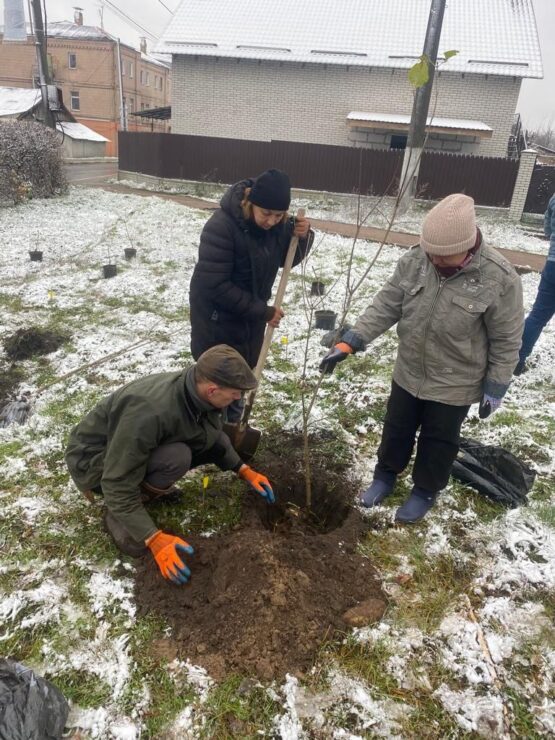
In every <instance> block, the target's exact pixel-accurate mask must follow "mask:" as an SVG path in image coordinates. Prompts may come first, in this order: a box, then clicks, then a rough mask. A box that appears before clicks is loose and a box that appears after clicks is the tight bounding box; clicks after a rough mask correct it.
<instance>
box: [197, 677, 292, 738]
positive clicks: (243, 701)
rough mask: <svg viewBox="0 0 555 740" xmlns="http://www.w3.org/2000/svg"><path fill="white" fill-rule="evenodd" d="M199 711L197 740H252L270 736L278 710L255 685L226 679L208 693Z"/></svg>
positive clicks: (275, 703) (235, 678) (250, 681)
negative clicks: (239, 739)
mask: <svg viewBox="0 0 555 740" xmlns="http://www.w3.org/2000/svg"><path fill="white" fill-rule="evenodd" d="M202 709H203V711H202V714H203V718H204V721H205V724H204V726H203V728H202V730H200V732H199V735H198V737H199V740H201V739H202V740H235V739H236V738H239V737H240V738H244V739H245V740H247V738H248V739H252V740H254V739H255V738H257V737H260V734H261V732H265V733H269V731H270V729H271V725H272V719H273V717H274V716H275V715H276V714H278V713H279V712H280V710H281V707H280V705H279V704H278V703H277V702H276V701H274V700H273V699H271V698H270V696H269V695H268V693H267V692H266V690H265V688H264V687H263V686H261V685H259V684H257V682H255V681H252V680H250V679H244V678H242V677H241V676H229V677H228V678H227V679H225V680H224V681H222V682H221V683H220V684H219V685H218V686H217V687H216V688H215V689H213V690H212V691H211V692H210V695H209V696H208V699H207V700H206V703H205V704H204V705H203V708H202Z"/></svg>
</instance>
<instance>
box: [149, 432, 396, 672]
mask: <svg viewBox="0 0 555 740" xmlns="http://www.w3.org/2000/svg"><path fill="white" fill-rule="evenodd" d="M297 449H298V447H297ZM283 460H284V462H282V461H281V460H279V459H278V456H277V455H275V454H267V453H266V452H262V453H261V456H260V458H259V459H257V460H256V462H255V467H256V468H257V469H258V470H260V471H263V472H264V473H265V474H266V475H267V476H268V477H269V478H270V480H271V482H272V484H273V485H274V487H275V491H276V493H277V497H278V502H277V504H276V505H273V506H272V505H268V504H266V503H265V502H264V501H262V499H260V498H259V497H257V496H256V494H254V495H248V496H247V497H246V499H245V506H244V510H243V515H242V520H241V522H240V524H239V525H238V526H237V527H236V528H235V529H233V531H230V532H224V533H220V534H217V535H214V536H212V537H209V538H202V537H198V536H194V534H193V535H191V533H189V532H186V533H185V532H184V533H183V535H184V536H185V538H186V539H187V541H188V542H190V543H191V544H192V545H193V547H194V548H195V555H194V557H192V558H191V559H190V563H189V564H190V567H191V570H192V574H193V575H192V579H191V581H190V583H189V584H187V585H186V586H181V587H179V586H173V585H171V584H169V583H167V582H166V581H164V580H163V579H162V578H161V577H160V575H159V573H158V569H157V567H156V565H155V564H154V562H153V560H152V558H151V557H150V556H148V557H145V558H143V559H142V560H141V561H140V562H139V564H138V567H137V575H136V599H137V606H138V613H139V614H140V615H146V614H152V613H154V614H157V615H160V616H161V617H163V618H164V619H165V620H166V621H167V622H168V623H169V624H170V625H171V627H172V637H171V638H170V642H171V643H172V644H171V649H172V651H173V650H174V649H175V652H176V654H177V655H179V657H181V658H182V659H186V658H188V659H189V660H191V661H192V662H193V663H196V664H198V665H202V666H204V667H205V668H206V669H207V670H208V672H209V674H210V675H211V676H212V677H213V678H215V679H221V678H224V677H225V676H226V675H229V674H230V673H239V674H247V675H250V674H254V675H257V676H258V677H259V678H261V679H266V680H270V679H273V678H282V677H283V676H284V675H285V674H286V673H302V672H304V671H306V670H307V669H309V668H310V667H311V666H312V664H313V662H314V660H315V658H316V655H317V652H318V650H319V648H320V647H321V645H322V643H323V642H324V641H325V640H329V639H332V638H333V637H334V636H335V635H337V634H338V633H341V632H345V631H346V630H347V629H348V625H347V623H346V622H345V620H344V618H343V617H344V614H345V612H346V611H347V610H349V609H351V608H353V607H356V606H357V605H358V604H360V603H361V602H367V601H368V600H372V603H373V606H374V607H376V605H377V606H378V607H379V608H378V609H377V613H376V617H374V618H373V619H374V621H375V619H376V618H379V617H380V616H381V614H382V613H383V611H384V610H385V606H386V604H385V600H384V596H383V593H382V591H381V588H380V584H379V582H378V579H377V577H376V574H375V572H374V570H373V568H372V566H371V563H370V561H369V560H368V559H367V558H364V557H362V556H361V555H359V554H358V552H357V543H358V541H359V539H360V536H361V534H362V532H363V531H364V530H365V526H364V524H363V522H362V519H361V517H360V515H359V514H358V512H357V511H356V510H355V509H354V508H352V506H351V498H352V496H351V492H352V490H353V482H352V481H351V480H349V479H347V477H346V476H345V472H344V471H343V472H341V471H338V470H332V471H328V470H324V469H322V468H321V467H320V464H321V460H318V462H317V464H314V470H313V488H314V490H313V501H314V505H313V507H312V511H311V512H310V513H309V514H307V512H306V510H305V509H304V507H303V504H304V496H305V491H304V480H303V477H302V472H301V468H300V464H297V463H299V461H298V460H297V461H294V460H291V459H290V458H289V457H288V456H284V458H283Z"/></svg>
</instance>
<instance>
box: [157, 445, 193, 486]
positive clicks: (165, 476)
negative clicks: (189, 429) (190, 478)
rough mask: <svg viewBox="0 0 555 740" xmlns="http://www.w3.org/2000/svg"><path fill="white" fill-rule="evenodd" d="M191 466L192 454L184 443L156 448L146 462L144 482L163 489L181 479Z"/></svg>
mask: <svg viewBox="0 0 555 740" xmlns="http://www.w3.org/2000/svg"><path fill="white" fill-rule="evenodd" d="M192 467H194V465H193V453H192V452H191V448H190V447H189V446H188V445H186V444H185V443H184V442H172V443H171V444H168V445H162V446H161V447H157V448H156V449H155V450H154V452H153V453H152V455H151V456H150V458H149V460H148V465H147V468H146V475H145V482H146V483H150V485H151V486H154V487H155V488H160V489H165V488H169V487H170V486H172V485H173V484H174V483H175V481H176V480H179V479H180V478H183V476H184V475H185V473H186V472H187V471H188V470H190V469H191V468H192Z"/></svg>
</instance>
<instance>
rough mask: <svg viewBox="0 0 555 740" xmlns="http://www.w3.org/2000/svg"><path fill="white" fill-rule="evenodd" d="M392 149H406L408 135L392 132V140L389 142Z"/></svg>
mask: <svg viewBox="0 0 555 740" xmlns="http://www.w3.org/2000/svg"><path fill="white" fill-rule="evenodd" d="M389 148H390V149H406V148H407V136H406V135H403V134H392V135H391V141H390V143H389Z"/></svg>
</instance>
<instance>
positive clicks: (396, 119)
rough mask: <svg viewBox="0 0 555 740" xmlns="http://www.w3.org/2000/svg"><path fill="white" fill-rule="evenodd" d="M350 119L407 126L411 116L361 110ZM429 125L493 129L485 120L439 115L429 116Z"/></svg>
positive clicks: (427, 123) (354, 112)
mask: <svg viewBox="0 0 555 740" xmlns="http://www.w3.org/2000/svg"><path fill="white" fill-rule="evenodd" d="M347 120H348V121H375V122H377V123H401V124H406V125H407V126H408V125H409V123H410V116H407V115H404V114H400V113H363V112H361V111H352V112H351V113H349V115H348V116H347ZM426 125H427V126H430V125H431V126H435V127H436V128H453V129H459V130H460V129H468V130H471V131H493V129H492V128H491V126H488V125H487V123H484V122H483V121H472V120H469V119H467V118H440V117H439V116H428V119H427V121H426Z"/></svg>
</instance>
